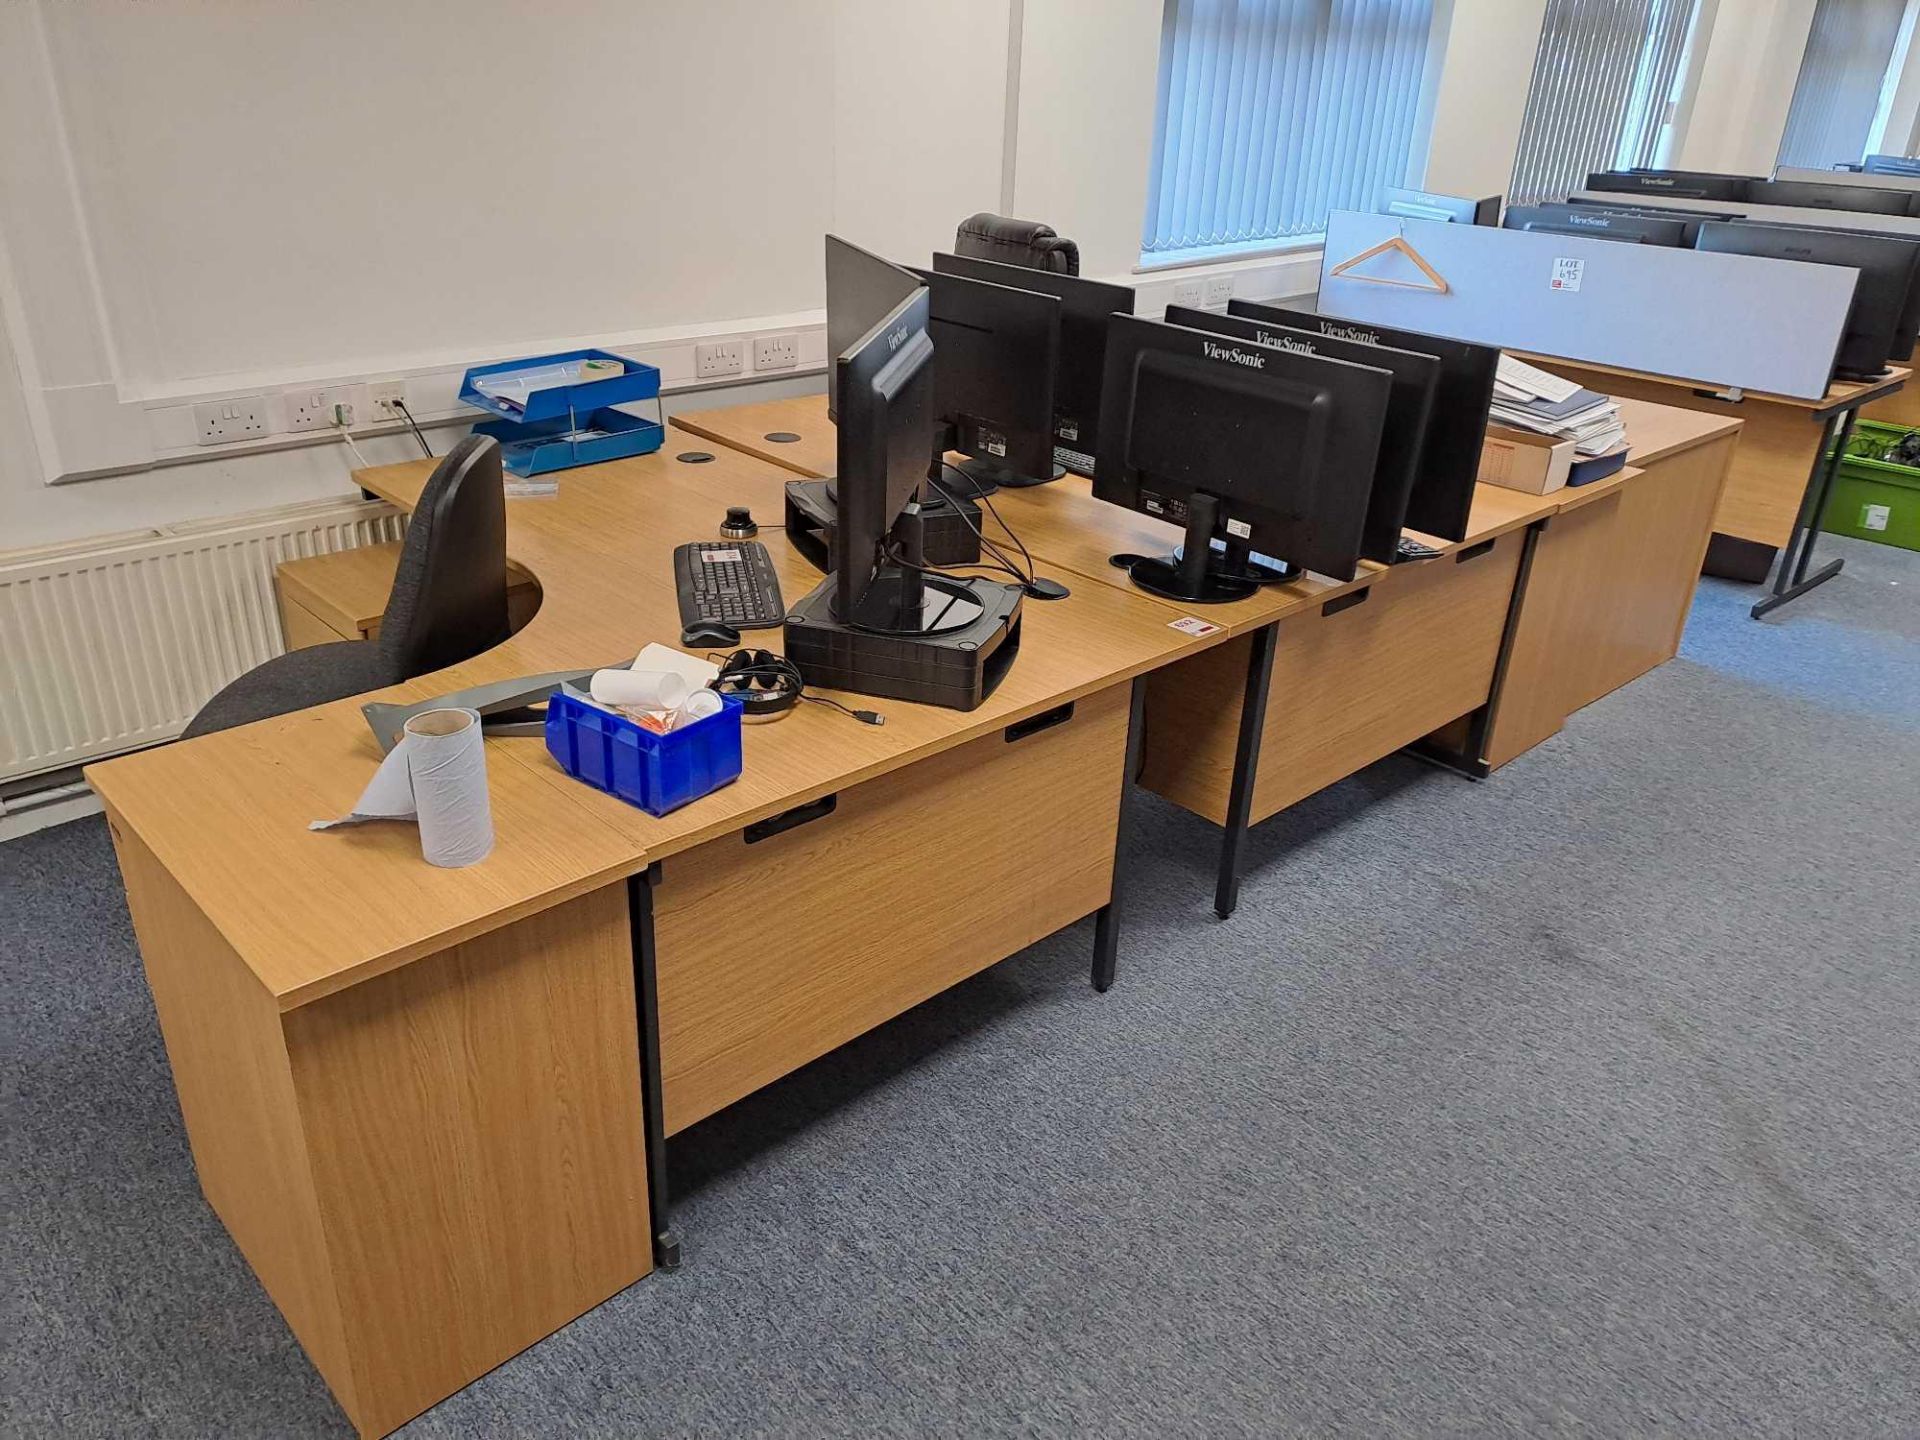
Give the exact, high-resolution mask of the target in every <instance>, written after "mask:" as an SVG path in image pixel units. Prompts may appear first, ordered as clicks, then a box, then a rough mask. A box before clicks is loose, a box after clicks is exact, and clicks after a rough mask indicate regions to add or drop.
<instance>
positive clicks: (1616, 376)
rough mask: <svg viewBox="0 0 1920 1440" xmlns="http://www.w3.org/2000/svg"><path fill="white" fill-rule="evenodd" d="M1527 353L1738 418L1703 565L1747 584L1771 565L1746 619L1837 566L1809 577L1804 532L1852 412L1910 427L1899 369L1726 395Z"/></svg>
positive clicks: (1814, 518)
mask: <svg viewBox="0 0 1920 1440" xmlns="http://www.w3.org/2000/svg"><path fill="white" fill-rule="evenodd" d="M1532 358H1534V359H1536V360H1538V361H1539V363H1541V364H1543V365H1545V366H1547V367H1549V368H1550V369H1552V371H1553V372H1554V373H1555V374H1557V375H1565V376H1566V377H1567V379H1569V380H1577V381H1579V382H1580V383H1581V384H1582V385H1585V386H1587V387H1588V388H1590V389H1594V390H1599V391H1602V392H1604V393H1606V394H1609V395H1613V396H1616V397H1618V396H1629V397H1632V398H1634V399H1639V400H1645V401H1650V402H1652V403H1655V404H1660V405H1671V406H1677V407H1679V408H1680V409H1683V410H1692V411H1695V412H1697V413H1699V414H1702V415H1715V416H1719V417H1721V418H1723V419H1729V420H1740V421H1742V422H1744V423H1745V426H1746V429H1745V430H1744V432H1743V433H1742V435H1741V439H1740V447H1739V450H1738V452H1737V453H1736V454H1735V455H1734V458H1733V468H1732V469H1731V471H1729V473H1728V475H1727V484H1726V488H1725V490H1724V491H1722V493H1721V496H1720V503H1719V505H1718V506H1717V507H1716V508H1715V511H1714V517H1713V531H1714V539H1713V544H1712V547H1711V549H1710V550H1709V552H1708V556H1707V561H1706V563H1707V568H1708V570H1709V571H1710V572H1711V573H1713V574H1716V575H1724V576H1726V577H1727V578H1729V579H1734V580H1746V581H1756V582H1757V581H1762V580H1765V579H1766V578H1767V574H1768V572H1769V571H1770V570H1773V568H1774V565H1775V562H1776V561H1778V562H1779V569H1778V570H1777V572H1775V579H1774V585H1773V594H1772V595H1771V596H1769V597H1768V598H1767V599H1764V600H1762V601H1760V602H1759V604H1757V605H1756V606H1755V607H1754V617H1755V618H1756V619H1757V618H1759V617H1760V616H1761V615H1764V614H1765V613H1766V612H1767V611H1768V610H1770V609H1772V608H1774V607H1775V606H1777V605H1779V604H1781V603H1783V602H1784V601H1785V600H1790V599H1792V598H1793V597H1794V596H1795V595H1799V594H1801V593H1803V592H1805V591H1807V590H1810V589H1812V588H1813V587H1814V586H1815V585H1818V584H1820V583H1821V581H1823V580H1826V579H1828V578H1830V577H1831V576H1832V575H1834V574H1835V573H1837V572H1838V570H1839V568H1840V565H1839V562H1837V561H1832V562H1829V563H1828V564H1827V565H1825V566H1823V567H1822V568H1821V570H1820V572H1819V573H1818V574H1817V575H1809V574H1808V573H1807V565H1808V561H1809V560H1810V558H1811V556H1812V552H1813V537H1814V536H1815V535H1816V534H1818V532H1819V529H1820V518H1821V512H1822V511H1824V509H1825V507H1826V499H1827V495H1828V493H1829V492H1830V491H1831V489H1832V486H1833V480H1834V476H1835V474H1836V472H1837V470H1838V461H1837V458H1832V457H1833V456H1834V452H1835V451H1836V450H1837V449H1838V448H1839V447H1841V446H1844V445H1845V443H1846V440H1847V437H1848V436H1849V435H1850V434H1851V433H1852V429H1853V424H1854V421H1855V419H1856V418H1858V417H1859V416H1861V415H1862V414H1865V415H1867V416H1870V417H1872V418H1876V419H1890V420H1895V421H1898V420H1900V419H1901V417H1903V416H1906V417H1913V418H1910V419H1909V420H1908V422H1907V423H1916V424H1920V402H1916V401H1915V399H1914V398H1913V397H1914V392H1913V391H1912V390H1911V389H1910V387H1909V386H1908V383H1907V382H1908V381H1909V380H1910V379H1911V378H1912V375H1913V372H1912V371H1911V370H1910V369H1905V368H1900V367H1894V368H1892V369H1890V370H1889V371H1888V372H1887V374H1886V375H1885V376H1884V377H1882V378H1881V379H1879V380H1873V381H1861V382H1856V381H1845V380H1837V381H1835V382H1834V383H1833V384H1832V385H1831V386H1829V387H1828V389H1827V393H1826V394H1825V395H1824V396H1823V397H1821V398H1820V399H1818V400H1803V399H1796V398H1795V397H1793V396H1791V395H1771V394H1765V393H1762V392H1760V391H1754V390H1749V391H1745V392H1738V393H1736V392H1732V391H1728V390H1726V389H1725V388H1724V387H1707V386H1703V385H1702V384H1701V383H1700V382H1698V381H1694V380H1683V379H1676V378H1674V377H1672V376H1667V375H1654V374H1649V373H1647V372H1645V371H1640V370H1621V369H1616V368H1615V367H1613V366H1609V365H1594V364H1586V363H1581V362H1578V361H1572V360H1562V359H1558V358H1556V357H1554V356H1544V355H1543V356H1534V357H1532ZM1783 550H1784V552H1785V557H1784V559H1783V558H1781V552H1782V551H1783Z"/></svg>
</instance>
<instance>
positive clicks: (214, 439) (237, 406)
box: [193, 395, 267, 445]
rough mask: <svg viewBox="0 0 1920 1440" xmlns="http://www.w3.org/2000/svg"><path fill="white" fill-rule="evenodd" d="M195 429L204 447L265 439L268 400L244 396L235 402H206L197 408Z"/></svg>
mask: <svg viewBox="0 0 1920 1440" xmlns="http://www.w3.org/2000/svg"><path fill="white" fill-rule="evenodd" d="M193 426H194V429H195V431H196V432H197V433H198V435H199V437H200V443H201V444H202V445H231V444H232V443H233V442H234V441H236V440H261V439H265V438H266V435H267V397H266V396H264V395H242V396H239V397H238V398H236V399H233V400H207V401H203V402H202V403H200V404H198V405H196V406H194V407H193Z"/></svg>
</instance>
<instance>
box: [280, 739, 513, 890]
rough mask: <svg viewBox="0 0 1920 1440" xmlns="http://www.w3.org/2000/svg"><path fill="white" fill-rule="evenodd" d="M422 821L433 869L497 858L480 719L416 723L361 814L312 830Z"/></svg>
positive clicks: (360, 804)
mask: <svg viewBox="0 0 1920 1440" xmlns="http://www.w3.org/2000/svg"><path fill="white" fill-rule="evenodd" d="M415 819H417V820H418V821H419V823H420V852H421V854H423V855H424V856H425V857H426V859H427V861H428V863H429V864H433V865H442V866H447V867H449V868H453V867H458V866H462V865H472V864H475V863H476V862H478V861H481V860H484V859H486V858H487V856H488V855H489V854H491V853H492V851H493V809H492V806H491V804H490V803H489V801H488V798H487V757H486V751H485V747H484V742H483V741H482V739H481V730H480V716H479V713H478V712H477V711H473V710H428V711H425V712H424V713H422V714H419V715H415V716H413V717H412V718H411V719H410V720H408V721H407V723H406V727H405V729H404V730H402V732H401V735H400V743H399V744H398V745H395V746H394V747H393V749H392V750H391V751H390V752H389V753H388V755H387V758H386V759H385V760H383V761H382V762H381V764H380V768H379V769H378V770H376V771H374V773H373V779H372V780H370V781H368V782H367V788H366V789H365V790H363V791H362V792H361V794H360V799H359V800H358V801H357V802H356V803H355V804H354V807H353V812H352V813H351V814H349V815H346V816H344V817H343V818H341V819H339V820H316V821H314V822H313V824H312V825H311V826H310V827H309V828H310V829H314V830H331V829H332V828H334V827H335V826H336V825H360V824H364V823H365V822H366V821H369V820H415Z"/></svg>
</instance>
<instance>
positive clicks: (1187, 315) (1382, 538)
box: [1166, 305, 1440, 565]
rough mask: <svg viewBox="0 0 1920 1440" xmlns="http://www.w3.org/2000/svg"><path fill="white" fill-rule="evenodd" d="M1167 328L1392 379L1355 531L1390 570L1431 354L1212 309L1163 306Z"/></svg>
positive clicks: (1428, 388)
mask: <svg viewBox="0 0 1920 1440" xmlns="http://www.w3.org/2000/svg"><path fill="white" fill-rule="evenodd" d="M1166 319H1167V323H1168V324H1169V325H1182V326H1185V327H1186V328H1187V329H1189V330H1205V331H1209V332H1211V333H1212V334H1215V335H1230V336H1232V337H1233V338H1235V339H1237V340H1248V341H1251V342H1252V343H1254V344H1256V345H1268V346H1272V347H1274V348H1276V349H1280V350H1286V351H1290V352H1292V353H1294V354H1298V355H1324V356H1326V357H1327V358H1328V359H1332V360H1347V361H1351V362H1352V363H1354V364H1356V365H1369V366H1372V367H1374V368H1376V369H1380V370H1385V371H1386V372H1387V374H1388V375H1389V376H1391V377H1392V388H1391V389H1390V390H1389V391H1388V393H1387V415H1386V420H1385V423H1384V425H1383V427H1382V429H1381V433H1380V453H1379V455H1378V457H1377V458H1376V459H1375V461H1374V466H1373V481H1372V486H1371V488H1370V489H1369V491H1368V495H1367V522H1366V525H1365V526H1364V527H1363V528H1362V529H1361V532H1360V558H1361V559H1363V560H1374V561H1378V562H1379V563H1380V564H1382V565H1391V564H1392V563H1393V562H1394V558H1395V556H1396V555H1397V553H1398V551H1399V548H1400V529H1401V526H1402V525H1403V524H1405V522H1406V518H1407V496H1408V495H1409V494H1411V493H1412V491H1413V483H1414V481H1415V479H1416V478H1418V476H1419V474H1420V454H1421V451H1422V450H1423V449H1424V448H1425V446H1426V443H1427V425H1428V423H1429V422H1430V421H1431V420H1432V418H1433V397H1434V392H1435V391H1436V390H1437V389H1438V388H1439V384H1440V362H1439V360H1437V359H1436V358H1434V357H1433V356H1431V355H1420V354H1416V353H1415V352H1413V351H1411V350H1394V349H1391V348H1389V347H1387V346H1385V345H1365V344H1362V343H1361V342H1360V341H1358V340H1337V339H1335V338H1333V337H1332V336H1329V335H1322V334H1320V333H1319V332H1318V331H1316V330H1303V329H1301V328H1299V327H1298V326H1286V325H1275V324H1271V323H1269V322H1268V321H1265V320H1248V319H1245V318H1244V317H1242V316H1239V315H1220V314H1216V313H1215V312H1213V311H1211V310H1190V309H1188V308H1187V307H1186V306H1184V305H1170V306H1168V307H1167V316H1166Z"/></svg>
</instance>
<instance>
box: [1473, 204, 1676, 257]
mask: <svg viewBox="0 0 1920 1440" xmlns="http://www.w3.org/2000/svg"><path fill="white" fill-rule="evenodd" d="M1500 223H1501V225H1502V226H1504V227H1505V228H1506V229H1508V230H1537V231H1540V232H1542V233H1544V234H1547V235H1578V236H1582V237H1583V238H1585V239H1588V240H1620V241H1624V242H1625V243H1627V244H1629V245H1666V246H1670V247H1672V248H1674V249H1681V248H1684V247H1685V245H1686V237H1687V226H1686V223H1685V222H1684V221H1681V220H1652V219H1643V218H1642V217H1640V216H1638V215H1622V214H1620V213H1619V212H1618V211H1614V210H1603V209H1599V208H1594V207H1589V206H1583V205H1509V206H1508V207H1507V214H1506V218H1505V219H1504V220H1502V221H1501V222H1500Z"/></svg>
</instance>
